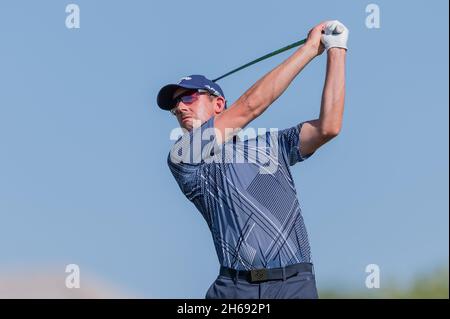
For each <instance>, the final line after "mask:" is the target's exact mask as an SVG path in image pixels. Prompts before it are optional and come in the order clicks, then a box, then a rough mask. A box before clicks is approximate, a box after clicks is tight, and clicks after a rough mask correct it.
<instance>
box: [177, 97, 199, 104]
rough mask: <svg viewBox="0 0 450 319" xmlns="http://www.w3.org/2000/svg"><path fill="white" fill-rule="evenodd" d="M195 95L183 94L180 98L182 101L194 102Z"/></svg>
mask: <svg viewBox="0 0 450 319" xmlns="http://www.w3.org/2000/svg"><path fill="white" fill-rule="evenodd" d="M195 98H196V96H195V95H185V96H182V97H181V98H180V100H181V101H182V102H183V103H192V102H194V100H195Z"/></svg>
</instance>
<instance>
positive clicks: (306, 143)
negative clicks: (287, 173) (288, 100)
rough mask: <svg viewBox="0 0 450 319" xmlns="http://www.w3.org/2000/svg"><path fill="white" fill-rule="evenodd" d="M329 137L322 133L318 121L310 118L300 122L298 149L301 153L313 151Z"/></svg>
mask: <svg viewBox="0 0 450 319" xmlns="http://www.w3.org/2000/svg"><path fill="white" fill-rule="evenodd" d="M330 139H331V138H330V137H327V135H325V134H324V133H323V130H322V128H321V125H320V121H319V120H318V119H317V120H311V121H307V122H304V123H303V124H302V129H301V130H300V145H299V147H300V151H301V154H302V155H308V154H311V153H314V152H315V151H316V150H317V149H318V148H319V147H321V146H322V145H323V144H325V143H326V142H328V141H329V140H330Z"/></svg>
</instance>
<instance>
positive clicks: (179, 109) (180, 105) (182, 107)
mask: <svg viewBox="0 0 450 319" xmlns="http://www.w3.org/2000/svg"><path fill="white" fill-rule="evenodd" d="M187 111H189V107H188V106H187V105H186V104H184V103H183V101H180V102H179V103H178V105H177V106H176V107H175V112H176V113H177V114H180V113H185V112H187Z"/></svg>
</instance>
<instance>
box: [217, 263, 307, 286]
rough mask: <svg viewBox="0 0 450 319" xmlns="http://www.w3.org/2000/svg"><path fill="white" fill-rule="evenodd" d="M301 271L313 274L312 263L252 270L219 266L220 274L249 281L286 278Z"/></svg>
mask: <svg viewBox="0 0 450 319" xmlns="http://www.w3.org/2000/svg"><path fill="white" fill-rule="evenodd" d="M301 272H309V273H311V274H313V264H312V263H299V264H293V265H289V266H286V267H280V268H263V269H253V270H236V269H232V268H227V267H223V266H221V267H220V275H221V276H225V277H229V278H231V279H237V278H238V279H243V280H247V281H249V282H263V281H269V280H286V279H287V278H290V277H293V276H295V275H297V274H298V273H301Z"/></svg>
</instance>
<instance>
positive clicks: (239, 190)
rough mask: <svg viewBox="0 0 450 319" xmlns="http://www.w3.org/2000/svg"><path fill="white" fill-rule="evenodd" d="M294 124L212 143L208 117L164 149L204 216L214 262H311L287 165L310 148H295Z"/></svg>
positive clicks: (244, 266)
mask: <svg viewBox="0 0 450 319" xmlns="http://www.w3.org/2000/svg"><path fill="white" fill-rule="evenodd" d="M301 127H302V123H301V124H299V125H296V126H294V127H291V128H288V129H284V130H280V131H275V130H271V131H269V130H268V131H265V132H263V133H262V134H260V133H261V132H254V133H255V134H247V138H245V139H240V138H237V136H235V137H234V138H233V139H230V140H229V141H228V142H226V143H224V144H221V145H218V144H217V143H216V142H215V136H216V135H215V134H216V133H215V132H214V117H211V118H210V119H209V120H208V121H206V122H205V123H203V124H202V125H201V126H200V127H198V128H195V129H193V130H191V131H190V132H185V134H184V135H183V136H181V137H180V138H179V139H178V141H177V142H176V143H175V145H174V146H173V148H172V150H171V152H170V153H169V157H168V165H169V168H170V170H171V172H172V174H173V176H174V177H175V179H176V181H177V183H178V185H179V187H180V189H181V191H182V192H183V193H184V195H185V196H186V197H187V198H188V199H189V200H190V201H191V202H192V203H193V204H194V205H195V206H196V207H197V209H198V210H199V211H200V213H201V214H202V215H203V217H204V219H205V220H206V222H207V224H208V226H209V229H210V231H211V234H212V237H213V240H214V245H215V249H216V252H217V256H218V258H219V262H220V264H221V265H222V266H225V267H230V268H234V269H239V270H249V269H258V268H275V267H283V266H286V265H290V264H296V263H299V262H311V254H310V246H309V242H308V235H307V232H306V228H305V224H304V222H303V218H302V213H301V209H300V205H299V201H298V199H297V192H296V189H295V184H294V180H293V179H292V175H291V172H290V166H292V165H294V164H295V163H297V162H301V161H303V160H305V159H306V158H308V157H309V156H311V155H312V154H308V155H307V156H302V155H301V153H300V149H299V145H300V144H299V138H300V137H299V136H300V134H299V133H300V130H301ZM244 132H245V131H244ZM247 133H248V132H247Z"/></svg>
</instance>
